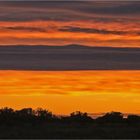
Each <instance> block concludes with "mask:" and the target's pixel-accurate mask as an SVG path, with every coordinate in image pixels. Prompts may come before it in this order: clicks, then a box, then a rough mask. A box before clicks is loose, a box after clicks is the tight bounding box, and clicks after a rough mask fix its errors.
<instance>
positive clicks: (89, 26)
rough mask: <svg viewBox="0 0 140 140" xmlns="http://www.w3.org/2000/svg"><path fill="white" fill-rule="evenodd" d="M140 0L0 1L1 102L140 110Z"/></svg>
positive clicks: (57, 109)
mask: <svg viewBox="0 0 140 140" xmlns="http://www.w3.org/2000/svg"><path fill="white" fill-rule="evenodd" d="M139 62H140V2H139V1H119V2H114V1H112V2H111V1H108V2H105V1H104V2H96V1H93V2H91V1H88V2H86V1H77V2H76V1H75V2H74V1H69V2H65V1H53V2H50V1H11V2H10V1H9V2H4V1H0V107H5V106H8V107H13V108H15V109H20V108H24V107H33V108H37V107H42V108H47V109H49V110H50V111H53V112H54V113H56V114H68V113H70V112H73V111H76V110H80V111H84V112H88V113H91V114H92V113H102V112H108V111H120V112H123V113H136V114H140V63H139Z"/></svg>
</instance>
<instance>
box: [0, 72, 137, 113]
mask: <svg viewBox="0 0 140 140" xmlns="http://www.w3.org/2000/svg"><path fill="white" fill-rule="evenodd" d="M0 106H1V107H2V106H10V107H13V108H22V107H29V106H30V107H33V108H36V107H39V106H40V107H44V108H48V109H50V110H52V111H53V112H54V113H59V114H60V113H61V114H67V113H70V112H72V111H75V110H80V111H87V112H106V111H111V110H115V111H122V112H132V113H140V110H139V108H140V71H60V72H59V71H53V72H51V71H46V72H45V71H2V70H1V71H0Z"/></svg>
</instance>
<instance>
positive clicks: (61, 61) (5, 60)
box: [0, 45, 140, 70]
mask: <svg viewBox="0 0 140 140" xmlns="http://www.w3.org/2000/svg"><path fill="white" fill-rule="evenodd" d="M139 58H140V49H138V48H137V49H136V48H133V49H132V48H96V47H95V48H91V47H86V46H76V45H70V46H51V47H48V46H11V47H2V46H1V47H0V70H8V69H9V70H140V63H139Z"/></svg>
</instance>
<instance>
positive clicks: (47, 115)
mask: <svg viewBox="0 0 140 140" xmlns="http://www.w3.org/2000/svg"><path fill="white" fill-rule="evenodd" d="M36 115H37V117H38V118H40V119H41V120H52V119H53V117H54V115H53V114H52V112H49V111H48V110H46V109H42V108H38V109H37V110H36Z"/></svg>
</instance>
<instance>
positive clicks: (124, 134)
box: [0, 107, 140, 139]
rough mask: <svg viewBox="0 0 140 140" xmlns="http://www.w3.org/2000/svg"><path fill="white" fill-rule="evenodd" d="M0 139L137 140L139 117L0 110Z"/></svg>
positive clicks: (114, 113) (115, 113)
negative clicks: (130, 139)
mask: <svg viewBox="0 0 140 140" xmlns="http://www.w3.org/2000/svg"><path fill="white" fill-rule="evenodd" d="M0 138H8V139H9V138H10V139H11V138H12V139H13V138H14V139H17V138H18V139H24V138H27V139H29V138H32V139H35V138H38V139H41V138H44V139H46V138H49V139H51V138H53V139H57V138H59V139H63V138H64V139H69V138H71V139H77V138H78V139H83V138H84V139H88V138H92V139H93V138H96V139H97V138H99V139H103V138H106V139H116V138H120V139H122V138H125V139H127V138H137V139H139V138H140V116H137V115H128V117H124V116H123V114H122V113H120V112H110V113H106V114H105V115H103V116H100V117H98V118H92V117H90V116H89V115H88V114H87V113H82V112H80V111H76V112H73V113H71V114H70V115H68V116H57V115H54V114H53V113H52V112H50V111H48V110H46V109H42V108H38V109H36V110H33V109H32V108H24V109H21V110H13V109H12V108H7V107H5V108H1V109H0Z"/></svg>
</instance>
